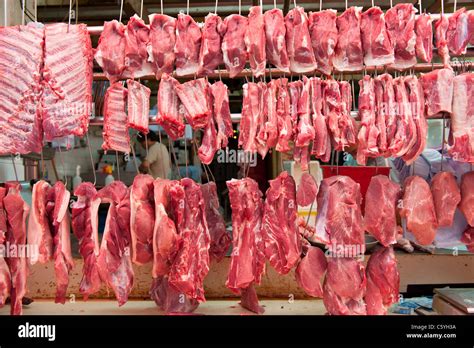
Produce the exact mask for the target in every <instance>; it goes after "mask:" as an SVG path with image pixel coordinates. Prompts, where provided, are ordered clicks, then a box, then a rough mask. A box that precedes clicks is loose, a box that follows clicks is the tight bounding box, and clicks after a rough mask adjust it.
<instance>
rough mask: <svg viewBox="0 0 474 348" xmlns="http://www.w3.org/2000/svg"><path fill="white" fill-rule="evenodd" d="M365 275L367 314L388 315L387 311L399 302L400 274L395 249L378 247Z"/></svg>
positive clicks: (371, 256) (370, 259) (368, 263)
mask: <svg viewBox="0 0 474 348" xmlns="http://www.w3.org/2000/svg"><path fill="white" fill-rule="evenodd" d="M365 273H366V275H367V292H366V294H365V297H364V300H365V302H366V304H367V314H368V315H385V314H387V309H388V308H389V307H390V306H391V305H392V304H394V303H397V302H398V300H399V288H400V273H399V272H398V267H397V259H396V258H395V252H394V251H393V247H388V248H384V247H378V248H377V249H376V250H375V251H374V252H373V253H372V255H370V258H369V261H368V262H367V268H366V270H365Z"/></svg>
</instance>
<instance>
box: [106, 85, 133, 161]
mask: <svg viewBox="0 0 474 348" xmlns="http://www.w3.org/2000/svg"><path fill="white" fill-rule="evenodd" d="M126 102H127V89H126V88H125V87H123V85H122V83H121V82H115V83H113V84H112V85H111V86H110V87H109V88H108V89H107V92H106V94H105V99H104V130H103V132H102V135H103V138H104V143H103V144H102V149H103V150H105V151H108V150H115V151H121V152H124V153H129V152H130V135H129V134H128V122H127V121H128V116H127V113H126V112H125V104H126Z"/></svg>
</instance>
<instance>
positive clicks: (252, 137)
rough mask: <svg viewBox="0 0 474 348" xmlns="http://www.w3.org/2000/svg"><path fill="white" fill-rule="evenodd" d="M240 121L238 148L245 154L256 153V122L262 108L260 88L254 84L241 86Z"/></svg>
mask: <svg viewBox="0 0 474 348" xmlns="http://www.w3.org/2000/svg"><path fill="white" fill-rule="evenodd" d="M243 93H244V96H243V105H242V119H241V121H240V134H239V146H241V147H242V149H243V150H244V151H245V152H251V153H255V152H257V143H256V138H257V131H258V127H259V124H258V120H259V118H260V111H261V106H262V103H261V101H262V99H261V88H260V86H259V84H257V83H255V82H249V83H246V84H244V86H243Z"/></svg>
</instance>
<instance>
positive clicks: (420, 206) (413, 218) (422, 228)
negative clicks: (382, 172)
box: [400, 176, 438, 245]
mask: <svg viewBox="0 0 474 348" xmlns="http://www.w3.org/2000/svg"><path fill="white" fill-rule="evenodd" d="M404 186H405V187H404V193H403V201H402V202H401V204H400V205H401V206H400V215H401V216H402V217H403V218H405V219H406V226H407V230H408V231H410V232H411V233H413V235H414V236H415V238H416V241H417V242H418V243H419V244H421V245H430V244H431V243H432V242H433V241H434V239H435V236H436V229H437V228H438V221H437V220H436V211H435V206H434V201H433V196H432V194H431V190H430V186H429V185H428V183H427V182H426V181H425V179H423V178H421V177H419V176H410V177H408V178H407V179H406V180H405V183H404Z"/></svg>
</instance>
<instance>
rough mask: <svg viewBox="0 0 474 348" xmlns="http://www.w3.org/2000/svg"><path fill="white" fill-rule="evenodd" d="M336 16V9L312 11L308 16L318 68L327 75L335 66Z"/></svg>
mask: <svg viewBox="0 0 474 348" xmlns="http://www.w3.org/2000/svg"><path fill="white" fill-rule="evenodd" d="M336 18H337V11H336V10H324V11H319V12H310V14H309V18H308V20H309V33H310V36H311V46H312V47H313V53H314V58H315V59H316V64H317V66H318V67H317V69H318V70H319V71H320V72H321V73H323V74H325V75H331V72H332V68H333V58H334V52H335V49H336V44H337V25H336Z"/></svg>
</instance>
